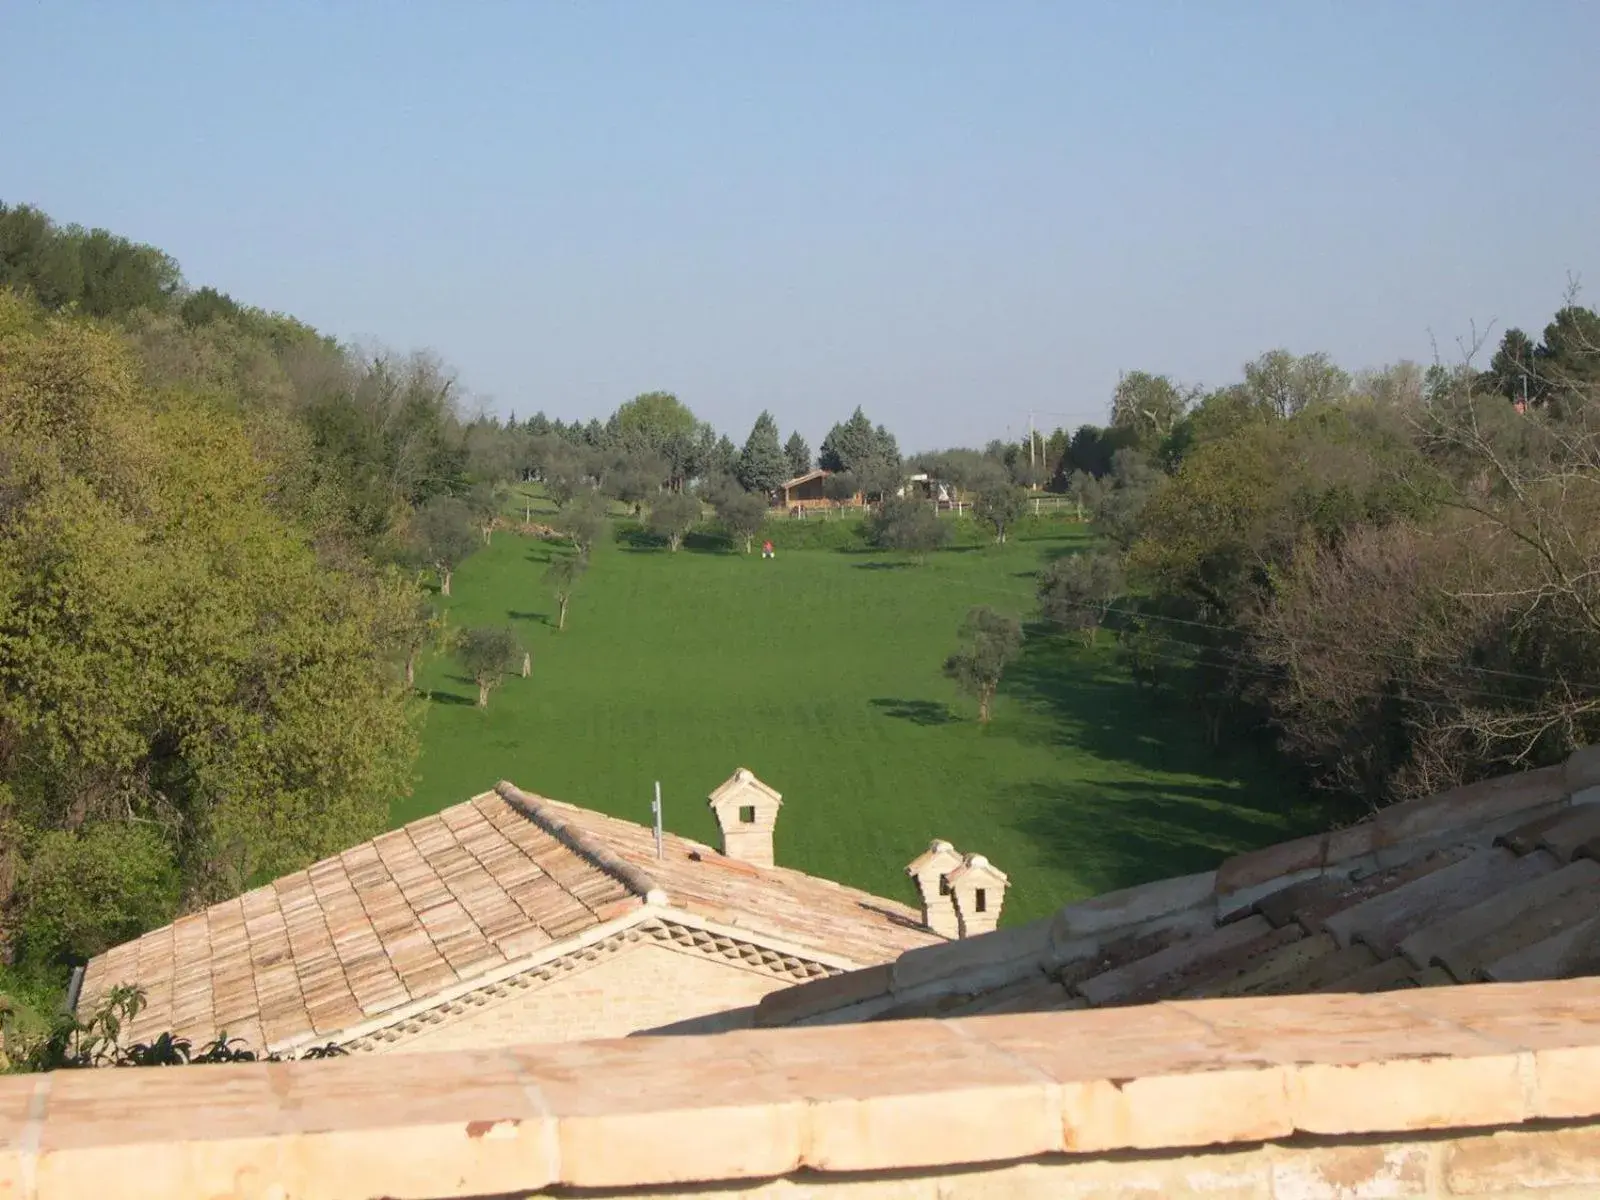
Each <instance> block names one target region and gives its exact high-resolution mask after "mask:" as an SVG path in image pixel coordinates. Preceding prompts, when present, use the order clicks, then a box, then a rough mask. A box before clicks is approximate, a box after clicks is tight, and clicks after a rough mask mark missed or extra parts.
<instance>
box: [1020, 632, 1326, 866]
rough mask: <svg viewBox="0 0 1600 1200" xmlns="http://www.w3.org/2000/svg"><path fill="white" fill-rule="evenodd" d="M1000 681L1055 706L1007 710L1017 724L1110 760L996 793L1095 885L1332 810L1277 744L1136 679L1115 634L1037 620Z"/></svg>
mask: <svg viewBox="0 0 1600 1200" xmlns="http://www.w3.org/2000/svg"><path fill="white" fill-rule="evenodd" d="M1001 694H1002V697H1003V698H1006V699H1009V700H1011V701H1012V702H1015V703H1021V704H1022V705H1023V706H1025V707H1026V708H1028V709H1029V710H1030V711H1031V713H1032V714H1033V715H1034V717H1036V718H1038V717H1042V718H1045V719H1043V720H1039V719H1034V720H1024V721H1019V722H1015V723H1008V728H1007V732H1008V733H1009V734H1010V735H1011V736H1015V737H1018V738H1021V739H1023V740H1026V741H1031V742H1033V743H1035V744H1043V745H1047V746H1050V747H1053V748H1055V749H1058V750H1059V751H1060V752H1061V753H1062V754H1064V755H1075V756H1087V757H1089V758H1092V759H1095V760H1098V763H1099V764H1100V769H1099V771H1098V772H1097V774H1099V775H1100V776H1101V777H1102V781H1096V782H1080V781H1076V780H1074V781H1062V782H1059V783H1053V782H1049V781H1040V782H1036V783H1033V784H1027V785H1023V786H1021V787H1019V788H1016V789H1012V790H1011V792H1010V793H1008V794H1007V795H1005V796H1004V797H997V798H996V799H997V802H998V808H997V811H1000V812H1004V813H1006V814H1008V818H1007V819H1008V820H1009V821H1010V822H1011V823H1012V824H1013V825H1014V827H1015V828H1017V829H1018V830H1019V831H1021V832H1023V833H1024V834H1026V835H1027V836H1028V837H1029V838H1030V839H1031V840H1033V841H1036V842H1037V843H1038V844H1040V845H1041V846H1044V847H1046V848H1047V851H1048V853H1050V854H1051V855H1052V856H1059V857H1060V859H1061V860H1062V861H1063V863H1066V864H1070V866H1071V868H1072V870H1073V871H1074V872H1075V873H1077V874H1078V875H1079V877H1080V878H1082V879H1083V880H1084V881H1085V882H1086V883H1089V884H1092V885H1093V886H1094V889H1095V890H1096V891H1106V890H1110V889H1114V888H1119V887H1128V886H1131V885H1133V884H1136V883H1143V882H1146V881H1148V880H1151V879H1160V878H1164V877H1167V876H1171V875H1183V874H1189V873H1191V872H1194V871H1203V870H1209V869H1210V868H1212V867H1215V866H1216V865H1217V863H1218V862H1219V861H1220V860H1221V859H1223V858H1225V857H1227V856H1228V855H1230V854H1235V853H1239V852H1241V851H1243V850H1248V849H1253V848H1255V847H1257V846H1263V845H1268V844H1271V843H1273V842H1279V841H1285V840H1288V839H1290V838H1294V837H1298V836H1300V835H1302V834H1305V833H1309V832H1312V831H1314V830H1316V829H1319V828H1325V827H1326V826H1327V824H1328V822H1329V820H1330V817H1331V815H1332V814H1331V812H1330V810H1329V809H1328V807H1327V806H1326V805H1324V804H1319V803H1317V802H1315V801H1313V800H1312V799H1311V797H1310V796H1309V795H1308V794H1307V793H1306V792H1305V791H1304V789H1303V788H1302V787H1301V786H1300V785H1299V784H1298V782H1297V781H1296V780H1294V779H1293V778H1292V776H1291V775H1290V774H1289V772H1288V771H1287V770H1286V769H1285V768H1283V767H1282V766H1281V765H1280V764H1278V763H1276V762H1275V761H1274V760H1273V758H1272V757H1271V755H1270V752H1269V751H1268V749H1267V748H1266V747H1265V746H1264V745H1261V744H1258V743H1255V742H1252V741H1248V740H1243V741H1241V740H1234V741H1231V742H1226V743H1224V744H1223V745H1222V746H1212V745H1210V744H1208V742H1207V740H1206V737H1205V731H1204V729H1203V727H1202V725H1201V723H1200V721H1199V720H1198V719H1197V717H1196V716H1195V714H1194V712H1193V710H1192V708H1191V707H1190V706H1189V705H1187V704H1185V703H1182V702H1180V701H1179V700H1178V698H1176V697H1174V696H1172V695H1171V694H1169V693H1166V692H1163V691H1160V690H1157V689H1151V688H1144V687H1139V686H1137V685H1136V684H1134V682H1133V681H1132V680H1131V679H1130V678H1129V677H1128V675H1127V674H1126V672H1124V671H1123V670H1122V669H1121V668H1120V667H1119V666H1118V665H1117V664H1116V663H1115V661H1114V660H1113V659H1112V657H1111V653H1110V650H1109V648H1108V647H1105V645H1104V643H1102V648H1100V649H1096V650H1090V649H1086V648H1084V647H1083V646H1082V645H1081V644H1079V643H1075V642H1073V641H1072V640H1071V639H1069V638H1067V637H1064V636H1062V635H1060V634H1057V633H1053V632H1051V631H1050V630H1049V629H1048V627H1042V626H1035V627H1030V628H1029V630H1028V640H1027V642H1026V643H1025V644H1024V650H1023V653H1022V655H1021V657H1020V658H1018V659H1017V661H1016V662H1014V663H1013V664H1012V665H1011V666H1010V668H1008V669H1007V671H1006V675H1005V680H1004V682H1003V683H1002V684H1001ZM1108 768H1109V769H1108ZM1107 774H1109V775H1110V777H1111V778H1110V779H1109V780H1105V779H1104V776H1105V775H1107ZM1119 776H1120V777H1119Z"/></svg>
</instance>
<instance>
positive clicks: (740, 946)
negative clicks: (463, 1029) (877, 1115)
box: [343, 914, 840, 1051]
mask: <svg viewBox="0 0 1600 1200" xmlns="http://www.w3.org/2000/svg"><path fill="white" fill-rule="evenodd" d="M641 916H642V919H641V920H639V922H638V923H637V924H634V925H629V926H628V927H627V928H625V929H621V930H619V931H617V932H616V933H612V934H610V935H609V936H607V937H604V938H601V939H600V940H598V941H595V942H591V943H589V944H587V945H584V946H582V947H581V948H579V949H576V950H573V951H571V952H569V953H566V954H562V955H559V956H558V957H555V958H552V959H549V960H548V961H545V962H541V963H539V964H538V965H537V966H532V967H529V968H528V969H527V970H525V971H519V972H518V973H517V974H515V975H508V976H506V977H505V978H503V979H496V980H495V981H494V982H493V983H488V984H485V985H483V986H481V987H475V988H473V989H472V990H470V991H467V992H463V993H461V994H459V995H452V996H449V997H448V998H445V999H441V1000H430V1001H427V1002H426V1007H423V1008H422V1009H421V1010H420V1011H417V1012H415V1013H410V1014H406V1015H403V1016H400V1017H399V1018H398V1019H396V1020H392V1021H386V1022H385V1023H383V1024H382V1026H381V1027H380V1028H376V1029H373V1030H371V1031H370V1032H367V1031H358V1030H352V1031H349V1032H348V1033H347V1034H346V1040H345V1041H344V1043H343V1044H344V1045H345V1046H346V1047H347V1048H348V1049H350V1050H354V1051H364V1050H366V1051H370V1050H380V1049H383V1048H384V1047H386V1046H389V1045H393V1044H395V1043H397V1042H400V1041H402V1040H404V1039H405V1038H406V1037H408V1036H410V1035H412V1034H416V1033H422V1032H424V1031H426V1030H431V1029H439V1028H442V1027H445V1026H448V1025H450V1024H452V1023H453V1022H454V1021H456V1020H458V1019H460V1018H462V1017H466V1016H470V1015H471V1014H472V1013H474V1012H476V1011H478V1010H481V1009H484V1008H486V1007H488V1006H490V1005H494V1004H498V1003H500V1002H501V1001H504V1000H509V999H512V998H514V997H515V996H517V995H518V994H526V993H529V992H535V991H537V990H538V989H539V988H541V987H543V986H545V985H547V984H550V983H554V982H555V981H556V980H558V979H562V978H565V977H566V976H569V975H575V974H577V973H578V972H580V971H583V970H584V969H586V968H588V967H591V966H594V965H596V964H598V963H600V962H603V961H604V960H606V959H608V958H613V957H615V956H616V955H618V954H622V953H626V952H627V951H628V950H630V949H631V948H633V947H634V946H637V945H639V944H641V943H648V944H650V945H655V946H664V947H666V948H668V949H672V950H676V951H680V952H682V953H685V954H691V955H696V956H703V957H709V958H713V959H716V960H718V961H721V962H724V963H727V964H729V965H731V966H734V967H738V968H741V969H743V970H748V971H753V972H756V973H757V974H760V975H765V976H768V977H770V978H773V979H777V980H781V981H782V982H784V983H786V984H797V983H806V982H809V981H810V980H813V979H821V978H824V977H826V976H828V975H837V974H839V973H840V968H838V967H833V966H827V965H824V964H823V963H819V962H816V961H813V960H811V959H806V958H799V957H796V956H795V955H793V954H784V953H781V952H779V951H776V950H771V949H768V948H766V947H763V946H758V945H755V944H754V943H751V942H745V941H741V940H739V939H737V938H733V937H729V936H727V935H725V934H721V933H715V932H711V931H708V930H706V929H703V928H701V927H699V926H698V925H692V924H685V923H683V922H682V921H673V920H668V919H663V918H659V917H652V916H648V915H645V914H641Z"/></svg>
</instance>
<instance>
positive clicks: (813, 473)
mask: <svg viewBox="0 0 1600 1200" xmlns="http://www.w3.org/2000/svg"><path fill="white" fill-rule="evenodd" d="M831 474H832V472H831V471H826V470H824V469H823V468H821V467H816V468H814V469H812V470H810V471H807V472H806V473H805V474H804V475H796V476H795V477H794V478H793V479H785V480H784V481H783V482H782V483H780V484H779V485H778V490H779V491H780V492H781V491H784V490H786V489H788V488H792V487H798V486H799V485H800V484H802V483H810V482H811V481H812V480H813V479H820V478H822V477H823V476H826V475H831Z"/></svg>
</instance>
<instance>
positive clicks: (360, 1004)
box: [78, 784, 942, 1048]
mask: <svg viewBox="0 0 1600 1200" xmlns="http://www.w3.org/2000/svg"><path fill="white" fill-rule="evenodd" d="M663 851H664V853H663V857H662V859H661V860H659V861H658V860H657V859H656V858H655V837H654V832H653V831H652V830H650V829H646V828H645V827H643V826H641V825H637V824H634V823H633V822H631V821H623V820H619V819H618V818H615V817H608V816H605V815H603V814H600V813H596V812H591V811H589V810H587V809H583V808H578V807H576V806H574V805H569V804H561V803H558V802H556V801H553V800H546V799H543V798H542V797H537V796H531V795H528V794H526V793H523V792H520V791H518V790H517V789H516V788H514V787H512V786H511V785H509V784H502V785H500V787H499V788H498V789H497V790H496V791H494V792H486V793H484V794H483V795H480V796H477V797H474V798H473V799H472V800H470V801H467V802H466V803H463V804H457V805H455V806H453V807H451V808H447V809H445V810H443V811H442V812H439V813H436V814H434V815H432V816H429V817H424V818H422V819H421V820H418V821H413V822H412V823H411V824H409V825H406V826H404V827H403V828H400V829H396V830H393V831H391V832H389V833H385V834H383V835H382V836H381V837H377V838H374V839H373V840H372V841H370V842H364V843H362V844H361V845H358V846H354V847H352V848H351V849H349V850H346V851H345V852H344V853H342V854H339V855H337V856H335V857H333V858H328V859H324V860H323V861H321V862H318V863H315V864H313V865H312V866H311V867H309V868H307V869H306V870H303V871H298V872H296V873H295V874H293V875H287V876H285V877H283V878H282V879H279V880H277V881H275V882H273V883H271V884H269V885H267V886H265V887H260V888H256V889H255V890H253V891H250V892H247V893H245V894H244V895H243V896H240V897H238V898H236V899H233V900H229V901H225V902H224V903H221V904H217V905H213V906H212V907H211V908H208V909H206V910H205V911H203V912H198V913H194V914H191V915H189V916H186V917H183V918H181V919H180V920H178V921H176V922H175V923H173V924H171V925H168V926H166V927H164V928H162V929H157V930H154V931H152V932H150V933H147V934H145V935H144V936H143V937H140V938H138V939H137V940H135V941H131V942H127V943H124V944H123V945H120V946H117V947H115V948H113V949H112V950H109V951H107V952H106V953H105V954H102V955H100V956H99V957H97V958H95V959H94V960H93V961H91V962H90V963H89V966H88V970H87V971H86V973H85V977H84V986H83V989H82V995H81V998H80V1000H79V1004H78V1008H79V1011H80V1012H88V1011H92V1009H93V1007H94V1005H95V1004H96V1002H97V1001H98V1000H99V999H100V998H101V997H102V996H103V995H104V994H105V992H106V991H107V990H109V988H110V987H112V986H113V985H115V984H119V983H133V984H137V985H139V986H141V987H142V988H143V989H144V990H145V993H146V999H147V1004H146V1007H145V1008H144V1010H143V1011H142V1012H141V1013H140V1014H139V1016H138V1017H137V1019H136V1020H135V1021H134V1022H133V1023H132V1025H131V1026H130V1027H129V1028H127V1029H126V1030H125V1031H124V1036H125V1037H126V1038H127V1039H128V1040H130V1041H139V1040H143V1039H145V1038H148V1037H151V1036H153V1035H155V1034H159V1033H161V1032H165V1031H167V1030H171V1031H172V1032H173V1033H175V1034H178V1035H180V1036H183V1037H188V1038H190V1039H192V1040H194V1041H197V1042H199V1041H206V1040H209V1039H211V1038H212V1037H214V1036H216V1034H217V1032H218V1031H220V1030H226V1031H227V1033H228V1034H229V1035H230V1036H235V1037H239V1038H242V1039H244V1041H245V1042H246V1043H247V1044H249V1045H251V1046H253V1047H258V1048H259V1047H263V1046H267V1047H273V1046H281V1045H284V1044H286V1043H304V1042H306V1041H324V1040H329V1039H336V1038H337V1037H338V1035H339V1034H340V1033H341V1032H342V1031H345V1030H348V1029H350V1028H351V1027H353V1026H359V1025H361V1024H362V1023H364V1022H370V1021H372V1020H374V1019H379V1018H382V1017H383V1015H384V1014H386V1013H392V1012H394V1011H395V1010H398V1009H400V1008H401V1007H403V1006H407V1005H412V1004H414V1003H416V1002H418V1001H426V1000H427V999H428V998H430V997H432V996H434V995H437V994H439V993H441V992H443V991H445V990H446V989H450V988H452V987H454V986H456V985H461V984H468V983H469V982H470V981H471V980H473V979H475V978H481V977H484V976H486V975H488V974H489V973H490V972H493V971H495V970H496V969H497V968H506V967H508V966H514V964H515V963H516V962H517V961H518V960H521V959H524V958H527V957H528V956H529V955H534V954H539V953H541V952H543V953H544V954H550V953H552V952H559V950H560V943H562V942H563V940H565V939H571V938H574V937H575V936H576V935H579V934H582V933H584V932H585V931H587V930H590V929H593V928H595V927H596V926H599V925H602V924H604V923H606V922H609V921H613V920H617V919H619V918H626V917H629V916H630V915H632V914H635V913H639V915H641V916H644V915H647V914H643V913H640V912H639V910H641V909H643V908H644V907H645V906H646V905H647V904H648V905H650V906H651V911H653V912H655V911H673V910H676V911H677V912H680V913H687V914H690V915H691V916H697V917H701V918H704V919H706V920H708V921H714V922H717V923H720V924H721V925H723V926H729V927H733V928H734V929H736V930H738V931H740V932H742V933H744V934H745V935H746V936H748V937H749V939H750V940H751V941H752V942H756V943H763V942H772V943H774V944H775V948H780V949H784V950H787V951H790V952H793V951H800V952H803V953H810V954H813V955H815V956H816V961H819V962H821V963H823V964H824V965H826V966H828V967H830V968H832V969H848V968H851V967H855V966H859V965H863V964H866V963H873V962H882V961H884V960H886V959H890V958H893V957H894V956H895V955H897V954H899V953H900V952H901V951H904V950H907V949H910V948H912V947H915V946H923V945H928V944H931V943H933V942H937V941H940V940H942V939H940V938H939V937H938V936H937V935H935V934H933V933H931V932H930V931H928V930H927V929H925V928H923V927H922V926H921V924H920V919H919V914H918V913H917V912H916V911H915V910H913V909H910V908H907V907H905V906H903V905H899V904H895V903H893V902H891V901H887V900H881V899H879V898H878V897H876V896H871V895H868V894H867V893H865V892H859V891H856V890H854V889H852V888H847V887H844V886H842V885H840V884H836V883H832V882H830V881H828V880H824V879H817V878H814V877H812V876H809V875H806V874H804V873H802V872H799V871H793V870H786V869H784V868H758V867H753V866H750V865H748V864H746V863H742V862H735V861H733V860H730V859H727V858H724V857H723V856H722V855H721V854H719V853H717V852H716V851H715V850H713V849H712V848H711V847H709V846H703V845H701V844H699V843H698V842H692V841H690V840H688V839H686V838H681V837H678V836H677V835H675V834H670V833H669V834H666V835H665V838H664V841H663Z"/></svg>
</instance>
